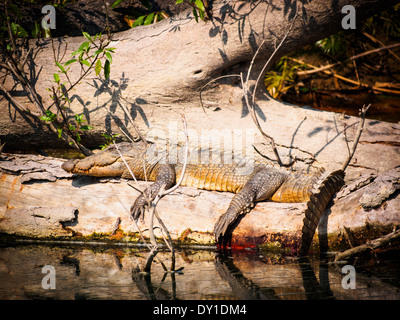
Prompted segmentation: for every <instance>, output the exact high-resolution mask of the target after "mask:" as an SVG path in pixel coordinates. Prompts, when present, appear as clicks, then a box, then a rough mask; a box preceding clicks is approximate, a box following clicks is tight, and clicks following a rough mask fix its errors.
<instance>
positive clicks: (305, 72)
mask: <svg viewBox="0 0 400 320" xmlns="http://www.w3.org/2000/svg"><path fill="white" fill-rule="evenodd" d="M399 46H400V43H395V44H391V45H388V46H384V47H381V48H378V49H374V50H370V51H366V52H363V53H360V54H357V55H355V56H352V57H350V58H348V59H346V60H343V61H340V62H337V63H333V64H328V65H326V66H323V67H320V68H318V67H314V66H312V68H313V70H306V71H300V72H297V75H299V76H304V75H309V74H312V73H316V72H320V71H325V70H328V69H331V68H333V67H336V66H338V65H341V64H343V63H346V62H349V61H352V60H355V59H358V58H361V57H364V56H367V55H369V54H371V53H376V52H380V51H383V50H389V49H392V48H396V47H399ZM310 66H311V65H310Z"/></svg>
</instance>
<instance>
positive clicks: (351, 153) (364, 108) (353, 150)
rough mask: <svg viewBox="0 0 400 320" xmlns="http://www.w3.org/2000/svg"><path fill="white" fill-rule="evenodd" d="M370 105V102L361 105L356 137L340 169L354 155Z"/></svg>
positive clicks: (346, 164) (347, 163)
mask: <svg viewBox="0 0 400 320" xmlns="http://www.w3.org/2000/svg"><path fill="white" fill-rule="evenodd" d="M370 106H371V104H369V105H368V106H365V105H363V107H362V108H361V109H360V118H361V119H360V123H359V124H358V129H357V133H356V137H355V140H354V142H353V146H352V148H351V152H350V153H349V156H348V157H347V159H346V161H345V162H344V163H343V166H342V171H345V170H346V168H347V166H348V165H349V163H350V161H351V159H352V158H353V156H354V153H355V152H356V149H357V145H358V141H359V140H360V137H361V134H362V132H363V130H364V123H365V115H366V113H367V111H368V109H369V107H370Z"/></svg>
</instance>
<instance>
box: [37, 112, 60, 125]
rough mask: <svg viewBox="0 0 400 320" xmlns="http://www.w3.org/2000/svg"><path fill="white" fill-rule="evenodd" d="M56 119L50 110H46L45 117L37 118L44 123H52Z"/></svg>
mask: <svg viewBox="0 0 400 320" xmlns="http://www.w3.org/2000/svg"><path fill="white" fill-rule="evenodd" d="M55 118H56V115H55V114H54V113H53V112H51V111H50V110H46V112H45V115H44V116H42V117H39V119H40V120H43V121H46V122H51V121H54V119H55Z"/></svg>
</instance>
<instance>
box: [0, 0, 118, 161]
mask: <svg viewBox="0 0 400 320" xmlns="http://www.w3.org/2000/svg"><path fill="white" fill-rule="evenodd" d="M56 2H57V1H56ZM67 2H68V0H64V1H61V0H60V1H58V4H59V5H63V4H65V3H67ZM4 7H5V11H4V12H2V13H0V16H1V18H2V23H1V24H0V43H1V47H0V56H1V60H3V61H4V63H1V64H0V68H2V69H3V68H4V69H5V70H7V72H6V75H7V74H8V72H9V71H11V74H12V75H13V77H14V79H16V80H15V81H18V82H19V83H20V84H21V85H22V86H23V88H24V90H25V91H26V92H27V93H28V95H29V97H30V100H31V101H33V103H34V104H35V105H36V107H37V110H41V112H42V114H38V113H36V112H32V111H29V110H30V109H29V110H28V108H26V107H24V106H22V105H20V104H19V103H18V102H15V101H14V103H17V105H18V106H19V107H20V109H22V110H26V111H27V112H30V113H31V115H36V116H37V117H38V119H40V120H41V121H44V122H45V123H47V124H49V126H50V128H51V129H52V130H53V132H55V133H57V135H58V137H59V138H62V139H64V140H66V141H67V142H69V144H70V145H73V146H74V147H76V148H78V149H80V150H81V151H82V152H83V153H85V154H87V152H86V150H87V149H86V148H84V147H83V146H82V145H81V144H80V141H81V135H82V133H84V132H86V131H88V130H91V129H93V127H92V126H90V125H89V124H86V122H87V121H86V119H84V116H83V114H75V115H74V116H73V117H72V118H68V117H67V114H66V111H67V110H68V108H69V103H70V102H71V100H70V99H69V93H70V92H71V90H73V89H74V88H75V87H76V86H77V85H78V84H79V83H80V82H81V81H82V80H83V79H84V78H86V77H87V76H88V75H89V74H90V73H91V72H93V71H94V73H95V74H96V76H100V75H101V71H102V70H103V76H104V78H105V79H109V77H110V71H111V64H112V61H113V58H112V54H113V53H114V52H115V51H114V50H115V48H111V47H109V44H110V42H111V35H110V34H108V37H104V36H103V35H102V34H101V33H98V34H96V35H94V36H90V35H89V34H88V33H87V32H82V34H83V36H84V37H85V38H86V41H84V42H83V43H82V44H81V45H80V46H79V48H78V49H77V50H76V51H74V52H72V54H71V57H70V59H69V60H68V61H66V62H62V61H61V60H57V59H58V58H57V56H58V55H57V54H56V52H55V47H54V43H53V39H52V38H50V40H51V44H52V47H53V51H54V59H55V61H54V63H55V66H56V67H57V72H55V73H54V74H53V79H52V82H53V83H54V85H52V86H51V87H49V88H47V90H48V91H49V92H50V97H51V99H52V100H53V103H52V104H50V105H49V106H44V105H43V103H42V102H41V101H42V99H41V97H40V96H38V95H37V93H36V91H35V90H34V87H32V84H31V83H32V82H31V81H30V80H29V79H28V74H29V73H27V72H25V71H24V65H25V62H26V60H27V57H25V56H24V53H23V51H22V50H21V49H20V46H17V45H16V39H18V38H20V39H21V38H22V39H23V38H27V37H29V35H31V36H32V37H33V38H37V37H40V35H41V34H42V33H43V29H42V27H41V24H39V23H37V22H36V23H35V24H34V26H33V27H32V30H30V32H28V31H27V30H26V29H24V28H23V27H22V26H21V25H20V21H19V20H20V19H21V13H20V11H19V9H18V7H17V6H15V5H14V4H10V3H6V4H5V6H4ZM9 12H10V13H12V17H11V15H10V14H9ZM25 54H26V53H25ZM23 61H25V62H23ZM72 64H78V65H79V67H80V70H81V74H80V76H79V77H78V79H77V80H76V81H74V82H73V81H71V79H70V76H69V72H70V68H71V67H72ZM8 96H9V95H8ZM54 106H55V107H56V111H55V110H54V108H53V107H54ZM52 108H53V110H52Z"/></svg>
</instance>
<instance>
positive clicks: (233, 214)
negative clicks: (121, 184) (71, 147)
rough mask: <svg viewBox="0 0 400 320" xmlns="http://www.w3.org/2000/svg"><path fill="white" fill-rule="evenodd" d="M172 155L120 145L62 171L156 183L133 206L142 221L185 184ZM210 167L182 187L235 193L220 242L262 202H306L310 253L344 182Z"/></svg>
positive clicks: (253, 166) (249, 167)
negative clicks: (158, 200)
mask: <svg viewBox="0 0 400 320" xmlns="http://www.w3.org/2000/svg"><path fill="white" fill-rule="evenodd" d="M170 154H171V153H163V152H154V151H152V152H149V150H148V149H146V146H145V145H144V144H142V143H136V144H130V143H120V144H118V145H116V146H114V145H113V146H110V147H108V148H107V149H105V150H103V151H100V152H98V153H96V154H94V155H92V156H89V157H87V158H85V159H81V160H69V161H66V162H65V163H64V164H63V165H62V168H63V169H64V170H66V171H68V172H71V173H75V174H80V175H89V176H97V177H123V178H130V179H132V178H133V177H132V174H133V175H134V178H135V179H137V180H149V181H154V183H153V184H152V185H150V186H149V187H148V188H147V189H145V191H144V192H143V194H141V195H140V196H139V197H138V198H137V199H136V201H135V203H134V204H133V205H132V207H131V214H132V217H133V218H134V219H139V218H140V217H143V214H144V208H145V207H146V206H147V204H148V200H154V198H155V197H156V195H157V194H158V193H159V191H160V190H162V189H168V188H170V187H172V186H173V185H175V184H176V183H177V181H179V180H180V177H181V175H182V170H183V164H182V163H180V162H179V161H171V159H172V158H170V157H168V156H167V155H170ZM121 155H122V157H121ZM202 159H203V158H202ZM193 162H194V163H193ZM205 162H206V163H204V161H203V162H202V161H189V163H187V165H186V169H185V172H184V176H183V179H182V182H181V186H190V187H196V188H199V189H204V190H210V191H227V192H233V193H235V194H236V195H235V196H234V198H233V199H232V201H231V203H230V205H229V207H228V209H227V211H226V212H225V214H223V215H222V216H221V217H220V218H219V219H218V221H217V223H216V225H215V228H214V234H215V237H216V239H217V240H218V241H219V242H221V241H226V239H227V238H229V237H230V234H231V232H232V230H233V228H234V226H235V223H236V222H237V220H238V217H239V216H240V215H242V214H245V213H247V212H249V211H250V210H251V208H252V207H253V206H254V203H255V202H257V201H263V200H270V201H275V202H307V210H306V215H305V218H304V226H303V230H302V233H303V236H302V237H303V240H302V248H301V251H302V253H303V254H306V253H307V251H308V248H309V246H310V244H311V241H312V237H313V235H314V233H315V229H316V227H317V225H318V223H319V220H320V218H321V216H322V213H323V212H324V210H325V208H326V206H327V204H328V203H329V201H330V200H331V198H332V197H333V195H334V194H335V193H336V192H337V191H338V190H339V189H340V187H341V186H342V185H343V183H344V182H343V178H344V173H343V172H342V171H336V172H334V173H332V174H330V175H327V174H326V173H325V172H324V170H323V169H321V170H318V171H317V172H315V173H313V174H307V173H294V172H288V171H284V170H282V169H278V168H274V167H271V166H267V165H264V164H259V163H255V162H246V161H241V162H239V163H237V162H236V163H235V162H233V161H228V162H229V163H217V164H215V161H214V162H212V163H209V162H210V161H205ZM127 165H128V166H129V168H130V170H128V168H127Z"/></svg>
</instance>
